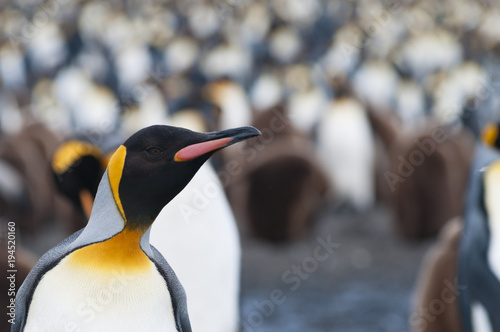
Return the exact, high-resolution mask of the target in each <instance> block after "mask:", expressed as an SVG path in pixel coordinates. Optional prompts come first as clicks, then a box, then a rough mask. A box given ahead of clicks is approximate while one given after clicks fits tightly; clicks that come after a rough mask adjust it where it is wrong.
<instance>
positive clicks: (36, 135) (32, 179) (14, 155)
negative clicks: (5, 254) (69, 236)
mask: <svg viewBox="0 0 500 332" xmlns="http://www.w3.org/2000/svg"><path fill="white" fill-rule="evenodd" d="M58 144H59V139H58V138H57V137H56V136H55V135H54V134H53V133H52V132H50V131H49V130H48V129H47V128H46V127H45V126H44V125H42V124H40V123H33V124H29V125H27V126H25V127H24V128H23V129H22V130H21V131H20V132H19V133H18V134H16V135H13V136H9V137H4V138H3V139H2V141H1V142H0V158H1V159H2V160H4V161H5V162H6V163H8V164H9V165H11V166H12V167H13V168H14V169H15V170H16V171H17V172H18V173H19V174H20V176H21V178H22V179H23V182H24V186H25V188H26V196H25V200H24V201H23V202H22V203H23V204H21V205H19V206H17V207H16V206H11V209H12V211H13V212H12V214H11V213H10V212H8V211H7V214H6V215H5V217H8V218H15V219H16V220H15V221H16V222H17V224H18V226H19V228H20V230H21V231H23V232H28V233H36V232H37V231H38V230H39V229H40V228H41V227H42V225H43V224H44V223H46V222H47V221H49V220H51V219H52V218H54V217H55V218H56V219H58V220H75V218H76V219H79V218H78V217H77V214H75V213H74V211H73V209H72V207H71V205H70V204H69V203H68V202H65V201H64V200H63V199H62V197H61V196H59V195H58V194H57V193H56V190H55V186H54V181H53V179H52V174H51V172H50V167H49V164H50V158H51V156H52V154H53V153H54V151H55V149H56V147H57V146H58ZM16 209H17V212H16V211H15V210H16ZM66 226H67V225H66ZM82 226H83V224H81V223H80V224H78V226H72V225H69V231H73V230H75V228H76V229H78V228H81V227H82Z"/></svg>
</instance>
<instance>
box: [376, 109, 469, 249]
mask: <svg viewBox="0 0 500 332" xmlns="http://www.w3.org/2000/svg"><path fill="white" fill-rule="evenodd" d="M370 119H371V122H372V126H373V128H374V131H375V133H376V134H377V135H378V136H379V137H380V138H381V140H382V142H383V145H384V147H385V149H386V151H387V155H388V166H387V167H388V168H387V169H385V170H379V171H380V172H379V174H378V178H379V179H378V181H377V182H378V184H379V185H380V186H382V188H381V189H380V190H381V191H382V192H383V196H384V197H385V199H386V200H387V201H388V203H389V204H390V205H391V207H392V208H393V210H394V213H395V215H396V217H395V221H396V229H397V231H398V233H399V234H400V235H401V236H403V237H405V238H407V239H413V240H418V239H423V238H427V237H431V236H434V235H436V234H437V233H438V232H439V230H440V229H441V227H442V226H443V225H444V224H445V223H446V221H448V220H449V219H451V218H453V217H456V216H459V215H461V214H462V210H463V200H464V199H465V193H466V190H467V180H468V174H469V169H470V165H471V162H472V155H473V151H474V138H473V137H472V135H471V133H470V132H469V131H468V130H467V129H459V130H455V129H453V128H450V127H447V126H440V125H438V124H437V123H433V122H430V121H429V122H427V123H426V124H425V125H424V126H423V127H422V128H421V129H418V130H415V131H414V132H406V133H404V132H401V131H398V125H397V123H398V122H397V120H394V115H392V114H391V113H381V112H378V111H374V110H371V111H370Z"/></svg>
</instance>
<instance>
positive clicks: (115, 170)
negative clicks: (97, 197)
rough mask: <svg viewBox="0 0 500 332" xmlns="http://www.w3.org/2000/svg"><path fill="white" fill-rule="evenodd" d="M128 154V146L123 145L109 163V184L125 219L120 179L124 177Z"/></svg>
mask: <svg viewBox="0 0 500 332" xmlns="http://www.w3.org/2000/svg"><path fill="white" fill-rule="evenodd" d="M126 156H127V148H126V147H125V146H123V145H120V147H119V148H118V149H117V150H116V152H115V153H114V154H113V156H112V157H111V159H110V160H109V164H108V180H109V186H110V187H111V192H112V193H113V198H114V200H115V203H116V206H117V207H118V210H119V211H120V214H121V215H122V218H123V220H126V219H125V212H124V211H123V206H122V202H121V200H120V194H119V192H118V188H119V186H120V181H121V179H122V173H123V167H124V166H125V157H126Z"/></svg>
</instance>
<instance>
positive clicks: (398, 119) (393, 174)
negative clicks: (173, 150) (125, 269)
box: [0, 0, 500, 331]
mask: <svg viewBox="0 0 500 332" xmlns="http://www.w3.org/2000/svg"><path fill="white" fill-rule="evenodd" d="M0 9H1V11H0V27H1V28H0V31H1V34H0V131H1V132H0V135H1V137H0V138H1V141H0V213H1V215H2V232H3V235H4V236H3V240H5V233H6V232H7V231H6V230H7V226H6V225H7V223H8V222H9V221H15V223H16V226H17V230H18V233H17V236H18V240H19V241H18V243H20V244H22V243H23V239H24V238H23V236H24V235H25V234H26V236H28V237H30V238H31V237H32V238H34V239H36V238H37V234H39V232H41V231H42V230H43V229H45V228H46V227H47V225H48V224H50V223H53V221H54V220H56V221H59V223H58V224H57V228H58V229H62V231H61V232H62V233H64V234H65V235H68V234H70V233H71V232H73V231H76V230H77V229H80V228H81V227H83V226H84V225H85V223H86V218H85V213H84V212H85V211H87V210H89V208H90V207H91V205H92V199H93V195H95V192H96V189H97V185H98V183H99V180H100V176H102V173H103V171H104V169H105V166H106V162H107V158H108V154H109V153H112V152H113V151H114V149H115V148H116V147H117V146H118V145H119V144H121V143H122V142H123V141H124V140H125V138H127V137H128V136H130V135H131V134H132V133H134V132H136V131H137V130H139V129H141V128H143V127H146V126H149V125H152V124H171V125H176V126H181V127H186V128H191V129H193V130H201V131H211V130H218V129H226V128H232V127H238V126H244V125H254V126H255V127H257V128H258V129H259V130H261V132H262V134H263V135H262V136H261V137H259V138H257V139H255V140H253V141H250V142H248V143H245V144H242V146H241V147H239V148H234V149H228V150H227V151H224V153H223V154H221V155H220V156H219V158H218V159H216V160H215V163H214V168H215V172H216V173H217V175H218V177H217V178H218V180H211V182H210V181H209V182H201V183H199V184H197V186H198V187H196V188H194V189H191V190H187V192H188V194H187V195H191V196H186V197H184V198H183V199H184V200H185V202H184V204H181V203H179V204H178V205H177V206H176V207H177V210H176V211H173V212H171V213H174V214H175V213H177V217H178V218H179V220H182V221H184V222H186V223H189V222H193V220H194V219H196V218H197V217H198V218H200V219H203V218H204V217H203V216H204V214H206V213H211V214H217V213H218V212H217V211H220V209H215V210H217V211H215V210H214V211H212V210H211V209H209V208H207V206H210V205H211V202H212V201H213V200H214V197H216V196H218V195H219V196H220V195H221V193H222V189H219V182H218V181H219V180H220V182H221V183H220V185H221V187H223V189H224V191H225V193H226V194H227V196H228V198H229V202H230V203H231V206H232V210H233V211H234V215H235V217H236V220H237V221H238V227H239V228H240V231H242V232H245V234H246V233H248V234H252V235H254V236H256V237H259V238H261V239H264V240H267V241H272V242H283V241H291V240H295V239H298V238H300V237H303V236H305V235H306V234H307V232H308V230H309V229H310V227H311V225H312V222H313V220H314V218H315V216H316V215H317V214H318V212H319V211H320V209H321V208H323V207H325V206H326V205H328V204H334V205H335V206H337V207H338V206H342V207H347V208H348V209H349V210H351V211H354V212H356V213H362V212H366V211H369V209H370V208H371V207H373V206H374V205H375V204H377V203H382V204H386V205H387V206H388V207H389V208H390V209H391V211H392V212H393V214H394V221H395V222H394V229H395V231H396V232H397V233H398V234H399V235H400V236H401V237H402V238H404V239H408V240H419V239H423V238H427V237H432V236H436V235H437V234H438V233H439V231H440V230H441V228H442V227H443V225H445V224H446V223H447V222H448V221H449V220H450V219H452V218H454V217H463V216H464V213H465V211H466V202H468V201H474V202H476V201H475V199H476V198H477V200H478V201H479V199H480V198H479V196H481V194H480V193H477V197H469V200H466V197H467V193H468V188H469V187H470V181H471V179H474V178H473V177H470V176H469V174H470V173H471V170H473V169H475V168H473V165H474V163H476V164H478V163H480V162H478V161H476V162H475V161H474V159H475V158H476V157H475V156H476V155H477V154H476V150H477V149H478V148H477V146H478V145H477V142H480V141H483V142H484V143H487V144H489V145H492V146H494V145H495V144H497V145H498V143H499V142H500V136H499V130H498V126H497V125H495V123H498V122H499V121H500V3H498V2H497V1H494V0H490V1H488V0H484V1H472V0H470V1H467V0H443V1H434V0H422V1H406V0H401V1H398V0H391V1H370V0H366V1H341V0H269V1H257V0H256V1H249V0H227V1H205V0H184V1H173V0H172V1H169V0H164V1H161V0H149V1H139V0H135V1H125V0H123V1H120V0H111V1H75V0H48V1H44V2H41V1H37V0H19V1H10V0H7V1H3V2H2V3H1V4H0ZM63 142H79V143H78V144H77V143H75V144H73V145H70V148H69V150H68V149H66V150H65V151H66V152H64V153H63V152H59V157H54V156H57V155H58V153H56V150H57V149H58V147H59V146H60V145H61V144H62V143H63ZM61 153H62V155H61ZM84 157H85V158H87V159H84ZM92 157H93V159H92ZM476 159H477V158H476ZM58 162H59V164H58ZM78 165H88V169H85V170H83V171H80V168H78V167H77V166H78ZM484 166H487V164H485V163H483V165H482V167H484ZM92 167H94V168H92ZM89 169H93V171H92V170H89ZM68 170H70V172H67V171H68ZM206 172H208V173H207V175H206V176H207V178H210V179H215V178H216V175H215V173H214V171H213V170H212V169H211V170H207V171H206ZM206 172H205V171H203V172H202V173H206ZM80 173H81V174H80ZM491 177H492V178H494V176H493V175H492V176H491ZM214 181H215V183H217V185H216V186H215V189H213V186H212V185H211V184H213V183H214ZM477 181H480V180H477ZM491 185H492V186H493V184H491ZM497 186H498V184H497ZM219 190H220V193H219ZM478 191H480V190H478ZM222 195H223V194H222ZM470 195H471V194H470V192H469V196H470ZM68 198H69V199H68ZM172 209H175V208H172ZM223 210H224V211H223V213H225V214H227V215H230V214H231V212H230V211H229V210H227V209H226V208H224V209H223ZM226 210H227V211H226ZM200 215H201V216H200ZM231 220H233V219H232V216H231V218H229V221H228V223H230V221H231ZM455 223H458V225H455V228H454V227H452V226H447V228H446V229H445V231H447V232H448V233H449V232H451V233H453V235H449V236H445V235H442V236H441V237H440V241H445V242H446V241H448V242H450V241H454V242H453V243H451V244H450V243H448V242H446V243H447V245H449V246H451V247H453V248H457V247H458V243H459V240H457V237H459V236H460V234H461V228H462V221H455ZM158 227H160V226H158ZM203 227H204V231H203V232H207V233H208V232H210V230H209V229H210V227H206V229H205V226H203ZM221 227H226V228H225V229H226V230H227V229H228V227H234V225H233V226H227V225H226V226H221ZM457 227H458V229H459V230H457ZM180 228H182V226H178V227H177V228H176V229H172V230H171V233H170V234H171V236H172V237H173V238H172V239H171V241H175V239H174V238H175V237H179V235H177V234H179V233H174V232H175V231H178V232H181V231H182V230H179V229H180ZM213 232H218V233H217V234H221V232H222V231H219V230H217V228H214V230H213ZM227 232H228V233H227V234H230V235H228V236H229V238H228V240H227V243H230V244H228V246H229V247H225V248H220V250H222V251H224V250H231V251H232V252H233V254H234V255H233V256H234V257H232V258H231V259H233V260H234V261H235V263H234V265H233V266H232V267H231V268H227V269H229V270H231V269H233V270H231V273H232V275H233V277H234V278H233V279H234V280H235V278H237V274H238V269H237V265H238V264H239V263H236V262H237V261H238V258H239V242H238V241H239V239H238V236H237V235H236V232H235V231H234V229H233V230H232V231H231V230H228V231H227ZM152 234H153V236H154V228H153V233H152ZM203 234H206V233H203ZM205 236H206V235H205ZM228 248H229V249H228ZM45 249H48V248H45ZM441 249H443V248H441ZM456 251H457V249H455V251H454V252H453V254H456V255H458V253H456ZM18 253H19V256H18V260H19V262H18V264H21V261H22V260H21V257H22V256H21V253H22V248H21V247H18ZM41 253H42V252H40V253H36V255H39V254H41ZM28 256H29V255H28ZM165 256H166V257H167V255H165ZM452 256H453V255H452ZM453 257H454V256H453ZM1 259H2V260H5V257H3V256H2V258H1ZM167 259H168V257H167ZM172 260H174V262H172V264H173V265H174V267H175V258H172ZM451 260H452V261H453V258H451ZM25 261H26V264H27V269H29V266H32V264H33V260H32V258H31V257H27V258H26V259H25ZM4 264H6V263H4ZM177 264H182V263H177ZM200 264H202V263H201V262H200ZM206 264H207V266H213V265H208V263H206ZM437 265H439V264H437ZM451 265H452V267H450V268H449V269H448V270H447V271H451V270H454V269H455V267H454V264H451ZM440 267H442V265H440ZM221 269H222V268H221ZM225 269H226V268H225ZM434 272H435V271H434ZM437 275H438V278H439V273H437ZM423 276H424V277H428V275H427V274H425V273H423ZM185 278H187V279H188V278H189V277H188V276H187V277H185ZM429 278H430V277H428V279H429ZM180 279H181V282H182V281H183V276H182V273H181V274H180ZM233 279H232V280H233ZM450 280H452V279H450ZM2 282H3V280H2ZM18 283H19V285H20V281H19V280H18ZM183 284H184V283H183ZM424 284H425V283H424V281H422V284H421V285H420V287H421V288H422V289H425V287H426V286H425V285H424ZM19 285H18V286H19ZM231 286H232V287H233V288H234V289H235V291H234V293H237V285H236V284H234V285H232V284H231ZM187 293H188V298H189V289H188V290H187ZM421 294H425V291H424V290H422V291H421ZM215 296H216V295H215ZM429 296H430V297H429V299H432V298H433V297H432V296H433V295H432V294H431V295H429ZM423 297H425V296H424V295H423ZM471 298H474V296H471ZM422 301H425V299H423V300H422ZM228 306H231V305H228ZM202 308H203V307H202ZM205 308H206V307H205ZM190 310H191V308H190ZM193 310H194V309H193ZM200 310H203V309H200ZM228 310H229V309H228ZM236 315H237V312H236V311H235V312H233V316H234V317H236ZM236 320H237V319H236V318H235V321H236ZM194 324H195V323H194ZM234 324H236V323H234ZM416 325H418V324H416ZM497 328H498V327H497ZM452 330H453V329H452ZM205 331H206V329H205ZM219 331H220V330H219ZM440 331H444V329H441V330H440Z"/></svg>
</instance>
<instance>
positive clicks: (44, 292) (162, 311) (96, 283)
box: [24, 257, 177, 332]
mask: <svg viewBox="0 0 500 332" xmlns="http://www.w3.org/2000/svg"><path fill="white" fill-rule="evenodd" d="M67 259H68V257H66V258H64V259H63V260H62V261H61V262H60V263H59V264H58V265H57V266H56V267H54V268H53V269H52V270H50V271H49V272H47V273H46V274H45V275H44V277H43V278H42V280H41V281H40V283H39V284H38V287H37V288H36V289H35V292H34V295H33V299H32V301H31V305H30V307H29V312H28V318H27V323H26V327H25V330H24V331H25V332H39V331H40V332H45V331H47V332H67V331H71V332H86V331H92V332H99V331H103V332H110V331H120V332H123V331H125V332H126V331H134V332H136V331H162V332H165V331H167V332H170V331H171V332H175V331H177V329H176V325H175V318H174V314H173V308H172V301H171V298H170V293H169V291H168V289H167V285H166V282H165V280H164V279H163V277H162V276H161V275H160V273H159V272H158V270H157V269H156V267H155V266H154V264H153V263H152V262H151V269H148V270H147V271H136V272H133V273H131V272H130V271H126V270H125V269H122V270H120V269H117V270H116V271H112V272H109V273H104V274H103V273H98V272H96V271H91V270H87V269H83V268H78V267H76V268H75V266H72V265H70V264H68V263H67Z"/></svg>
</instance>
